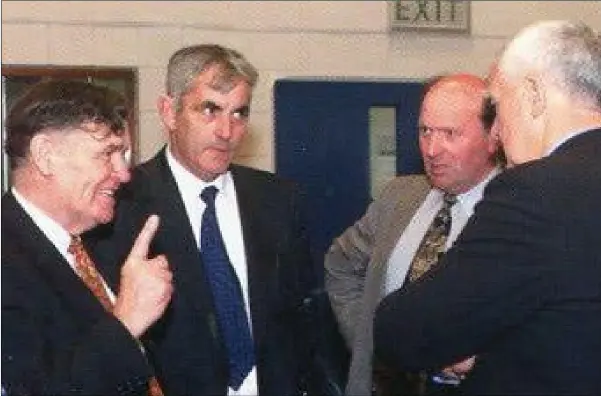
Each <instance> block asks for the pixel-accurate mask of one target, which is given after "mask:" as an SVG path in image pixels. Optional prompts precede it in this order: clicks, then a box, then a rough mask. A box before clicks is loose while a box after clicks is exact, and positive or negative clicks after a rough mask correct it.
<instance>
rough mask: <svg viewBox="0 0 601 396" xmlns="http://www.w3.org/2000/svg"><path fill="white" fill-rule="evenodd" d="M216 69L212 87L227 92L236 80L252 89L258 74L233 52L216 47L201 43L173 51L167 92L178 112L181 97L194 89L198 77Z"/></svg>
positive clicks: (168, 68) (168, 69)
mask: <svg viewBox="0 0 601 396" xmlns="http://www.w3.org/2000/svg"><path fill="white" fill-rule="evenodd" d="M213 66H217V70H218V74H217V75H216V78H215V79H214V81H213V82H212V83H213V86H214V87H215V88H216V89H218V90H221V91H225V92H227V91H229V90H230V89H231V88H232V87H233V86H234V85H235V83H236V82H238V80H240V79H242V80H245V81H246V82H247V83H248V84H249V85H250V86H251V87H254V86H255V84H256V83H257V79H258V76H259V73H258V72H257V69H255V67H254V66H253V65H252V64H251V63H250V62H249V61H248V60H246V58H245V57H244V56H243V55H242V54H241V53H239V52H238V51H236V50H233V49H230V48H226V47H223V46H220V45H217V44H201V45H194V46H190V47H184V48H181V49H179V50H178V51H176V52H175V53H174V54H173V55H172V56H171V58H170V59H169V65H168V66H167V81H166V87H165V88H166V91H167V94H168V95H169V96H171V97H172V98H173V99H174V100H175V104H176V109H177V110H178V111H179V110H181V100H182V96H183V95H184V94H186V93H187V92H188V91H189V90H190V89H191V88H192V86H193V84H194V81H195V80H196V78H197V77H198V75H199V74H201V73H203V72H205V71H207V70H208V69H209V68H211V67H213Z"/></svg>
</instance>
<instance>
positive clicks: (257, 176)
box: [230, 164, 299, 194]
mask: <svg viewBox="0 0 601 396" xmlns="http://www.w3.org/2000/svg"><path fill="white" fill-rule="evenodd" d="M230 171H231V173H232V177H233V179H234V183H235V185H236V188H237V189H238V188H240V187H243V188H253V189H254V188H259V187H260V188H264V189H267V191H269V192H272V193H273V192H280V193H282V194H291V193H298V190H299V185H298V183H296V182H294V181H292V180H290V179H286V178H283V177H281V176H278V175H276V174H274V173H272V172H268V171H264V170H260V169H255V168H251V167H248V166H244V165H237V164H233V165H231V166H230Z"/></svg>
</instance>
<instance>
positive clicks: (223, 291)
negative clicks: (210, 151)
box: [200, 186, 255, 390]
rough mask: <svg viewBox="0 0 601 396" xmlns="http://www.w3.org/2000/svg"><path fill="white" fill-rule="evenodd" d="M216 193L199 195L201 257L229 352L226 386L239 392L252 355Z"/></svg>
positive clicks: (207, 189) (210, 189) (209, 191)
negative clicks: (201, 205)
mask: <svg viewBox="0 0 601 396" xmlns="http://www.w3.org/2000/svg"><path fill="white" fill-rule="evenodd" d="M217 192H218V190H217V188H216V187H215V186H208V187H205V189H204V190H202V193H201V194H200V197H201V198H202V200H203V201H204V202H205V203H206V205H207V207H206V208H205V211H204V213H203V215H202V224H201V226H200V254H201V256H202V261H203V264H204V268H205V274H206V276H207V278H208V280H209V283H210V285H211V291H212V293H213V301H214V303H215V310H216V313H217V323H218V326H219V329H220V332H221V336H222V337H223V340H224V342H225V346H226V349H227V352H228V360H229V369H230V378H229V383H228V384H229V386H230V387H231V388H232V389H234V390H238V389H239V388H240V385H242V382H243V381H244V379H245V378H246V376H247V375H248V373H249V372H250V370H251V369H252V367H253V365H254V361H255V356H254V348H253V340H252V337H251V334H250V327H249V326H248V320H247V319H246V311H245V309H244V299H243V298H242V290H241V288H240V283H239V282H238V277H237V276H236V273H235V272H234V268H233V267H232V265H231V263H230V260H229V258H228V256H227V252H226V250H225V245H224V243H223V239H222V238H221V232H220V231H219V225H218V224H217V216H216V215H215V196H216V195H217Z"/></svg>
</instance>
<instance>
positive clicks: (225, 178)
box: [165, 146, 233, 197]
mask: <svg viewBox="0 0 601 396" xmlns="http://www.w3.org/2000/svg"><path fill="white" fill-rule="evenodd" d="M165 154H166V157H167V164H168V165H169V168H170V169H171V172H172V173H173V177H174V178H175V182H176V183H177V186H178V188H179V189H180V193H181V194H182V195H185V196H194V197H198V195H199V194H200V192H201V191H202V190H203V189H204V188H205V187H207V186H215V187H217V189H218V190H219V192H220V193H223V195H224V196H225V195H228V194H230V193H229V191H230V189H231V185H232V183H233V180H232V176H231V173H230V171H227V172H226V173H224V174H221V175H219V176H217V178H216V179H215V180H213V181H211V182H205V181H203V180H201V179H199V178H198V177H197V176H196V175H194V174H192V172H190V171H189V170H187V169H186V168H184V166H183V165H182V164H180V163H179V161H178V160H177V159H176V158H175V157H174V156H173V154H172V153H171V149H170V146H167V150H165ZM220 195H221V194H220ZM218 196H219V195H218Z"/></svg>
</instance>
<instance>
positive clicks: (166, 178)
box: [136, 149, 218, 338]
mask: <svg viewBox="0 0 601 396" xmlns="http://www.w3.org/2000/svg"><path fill="white" fill-rule="evenodd" d="M140 171H142V172H144V173H145V175H144V177H142V178H141V181H142V183H143V184H142V185H139V186H137V187H136V188H138V192H139V193H140V195H139V196H140V197H141V199H142V201H143V205H145V204H147V205H148V212H149V213H156V214H158V215H159V216H160V219H161V225H160V227H159V232H158V234H157V235H156V237H155V240H154V244H153V246H154V247H155V250H156V251H157V252H159V253H162V252H169V257H168V259H169V264H170V265H171V266H172V270H173V273H175V274H177V278H176V279H175V282H176V288H177V289H178V290H177V292H178V296H179V297H178V298H185V299H188V300H189V301H190V304H191V305H192V306H194V307H195V308H196V309H197V311H198V313H199V315H200V317H202V316H206V315H207V314H208V315H211V316H213V315H214V313H213V308H212V307H213V305H212V296H211V293H210V290H209V287H208V285H207V284H206V279H205V276H204V272H203V265H202V259H201V256H200V252H199V251H198V246H197V244H196V241H195V240H194V233H193V231H192V227H191V225H190V221H189V219H188V215H187V213H186V209H185V206H184V203H183V200H182V198H181V195H180V193H179V189H178V187H177V184H176V182H175V178H174V177H173V174H172V173H171V170H170V169H169V166H168V164H167V158H166V156H165V150H164V149H163V150H162V151H161V152H160V153H159V154H158V155H157V156H156V157H155V158H154V159H153V160H151V161H150V162H149V163H147V164H146V165H144V167H143V168H141V169H140ZM211 322H213V323H215V322H214V320H211ZM210 328H211V331H212V332H213V336H214V337H215V338H218V334H217V329H216V327H215V325H214V324H213V325H210Z"/></svg>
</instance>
